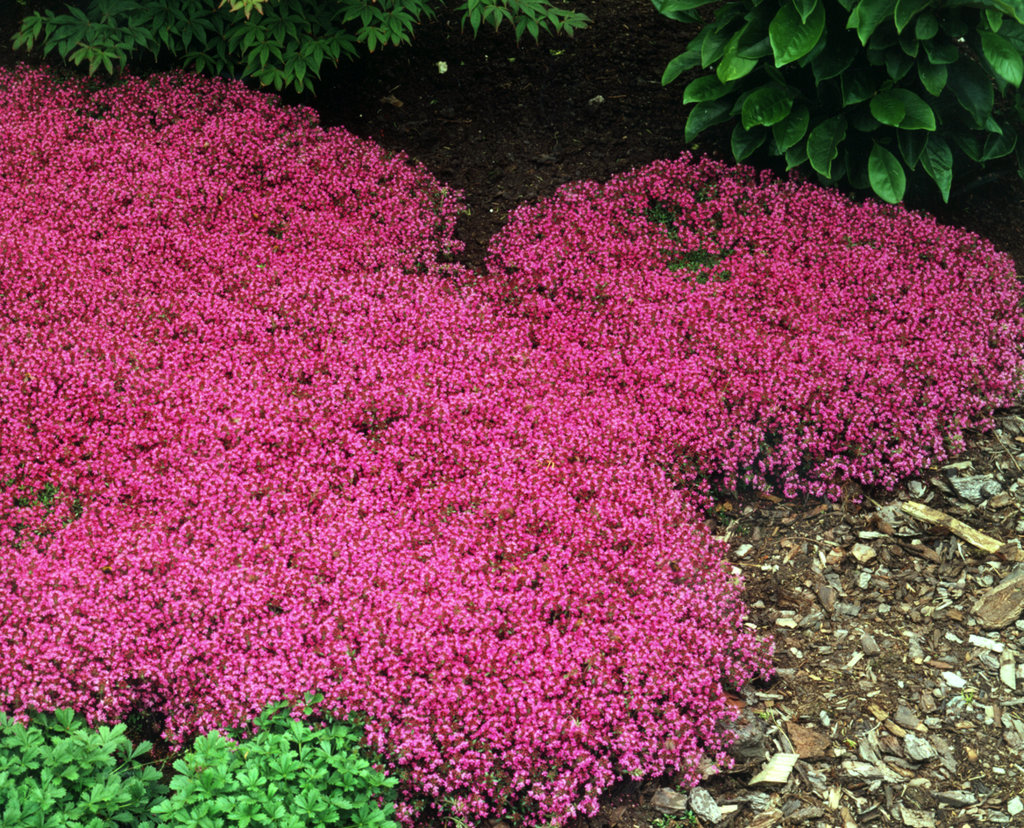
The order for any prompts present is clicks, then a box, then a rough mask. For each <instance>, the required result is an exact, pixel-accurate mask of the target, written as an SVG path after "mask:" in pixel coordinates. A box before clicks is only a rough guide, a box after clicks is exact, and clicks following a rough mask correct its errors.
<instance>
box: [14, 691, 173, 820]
mask: <svg viewBox="0 0 1024 828" xmlns="http://www.w3.org/2000/svg"><path fill="white" fill-rule="evenodd" d="M151 747H152V745H150V744H149V743H147V742H143V743H142V744H140V745H139V746H138V747H134V748H133V747H132V743H131V741H130V740H129V739H128V737H127V736H126V735H125V726H124V725H123V724H119V725H115V726H114V727H100V728H99V729H97V730H90V729H89V728H88V727H87V726H86V724H85V722H84V721H83V720H81V719H80V718H78V717H76V716H75V714H74V713H73V712H72V711H71V710H58V711H57V712H56V713H53V714H46V715H41V716H36V717H35V719H34V721H33V722H32V725H31V726H29V727H25V726H24V725H21V724H19V723H17V722H14V721H13V720H11V719H9V718H8V717H7V716H6V715H4V714H3V713H0V826H3V828H28V826H51V825H67V826H82V827H83V828H106V827H107V826H114V825H132V826H139V828H152V826H154V825H155V823H154V822H153V820H152V817H151V807H152V806H153V805H154V804H155V803H156V802H157V801H158V800H159V799H160V798H162V796H163V794H164V792H166V790H167V789H166V788H165V787H164V786H163V785H161V784H160V773H159V772H158V771H157V770H156V769H154V768H152V767H150V766H147V765H145V764H143V763H142V762H140V761H139V757H140V756H142V755H143V754H145V753H146V752H147V751H149V749H150V748H151Z"/></svg>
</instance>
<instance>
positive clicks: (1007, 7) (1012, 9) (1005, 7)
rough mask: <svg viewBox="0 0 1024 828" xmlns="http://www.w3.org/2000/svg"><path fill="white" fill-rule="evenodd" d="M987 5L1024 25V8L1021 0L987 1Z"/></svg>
mask: <svg viewBox="0 0 1024 828" xmlns="http://www.w3.org/2000/svg"><path fill="white" fill-rule="evenodd" d="M987 3H988V4H989V5H990V6H992V7H993V8H996V9H999V11H1001V12H1002V13H1003V14H1005V15H1007V16H1008V17H1012V18H1013V19H1014V20H1016V21H1017V22H1018V23H1024V6H1022V4H1021V2H1020V0H987Z"/></svg>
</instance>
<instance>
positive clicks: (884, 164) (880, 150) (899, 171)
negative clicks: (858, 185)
mask: <svg viewBox="0 0 1024 828" xmlns="http://www.w3.org/2000/svg"><path fill="white" fill-rule="evenodd" d="M868 181H870V182H871V189H872V190H874V191H875V194H876V195H878V197H879V198H882V199H884V200H885V201H888V202H889V203H890V204H898V203H899V202H901V201H902V200H903V194H904V193H905V192H906V191H907V174H906V173H905V172H904V171H903V165H902V164H901V163H900V161H899V159H898V158H897V157H896V156H895V155H893V154H892V153H891V152H889V150H887V149H886V148H885V147H883V146H882V145H881V144H877V143H876V144H874V146H872V148H871V155H869V156H868Z"/></svg>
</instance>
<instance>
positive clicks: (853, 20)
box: [846, 0, 896, 46]
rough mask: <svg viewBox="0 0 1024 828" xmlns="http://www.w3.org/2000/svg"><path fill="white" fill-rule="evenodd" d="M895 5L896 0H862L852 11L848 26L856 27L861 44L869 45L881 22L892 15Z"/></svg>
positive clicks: (850, 27)
mask: <svg viewBox="0 0 1024 828" xmlns="http://www.w3.org/2000/svg"><path fill="white" fill-rule="evenodd" d="M895 6H896V0H860V2H859V3H858V4H857V5H856V6H854V8H853V11H852V12H850V18H849V20H847V22H846V28H848V29H856V30H857V37H859V38H860V42H861V45H862V46H867V44H868V38H870V37H871V35H872V34H873V33H874V31H875V29H877V28H878V26H879V24H880V23H881V22H882V21H883V20H887V19H889V18H891V17H892V14H893V11H894V9H895Z"/></svg>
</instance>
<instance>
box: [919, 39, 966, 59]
mask: <svg viewBox="0 0 1024 828" xmlns="http://www.w3.org/2000/svg"><path fill="white" fill-rule="evenodd" d="M923 45H924V51H925V54H927V55H928V60H930V61H931V62H932V63H940V64H949V63H956V62H957V59H958V58H959V57H960V50H959V49H957V48H956V44H954V43H950V42H949V41H947V40H943V39H941V38H940V39H939V40H924V42H923Z"/></svg>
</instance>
